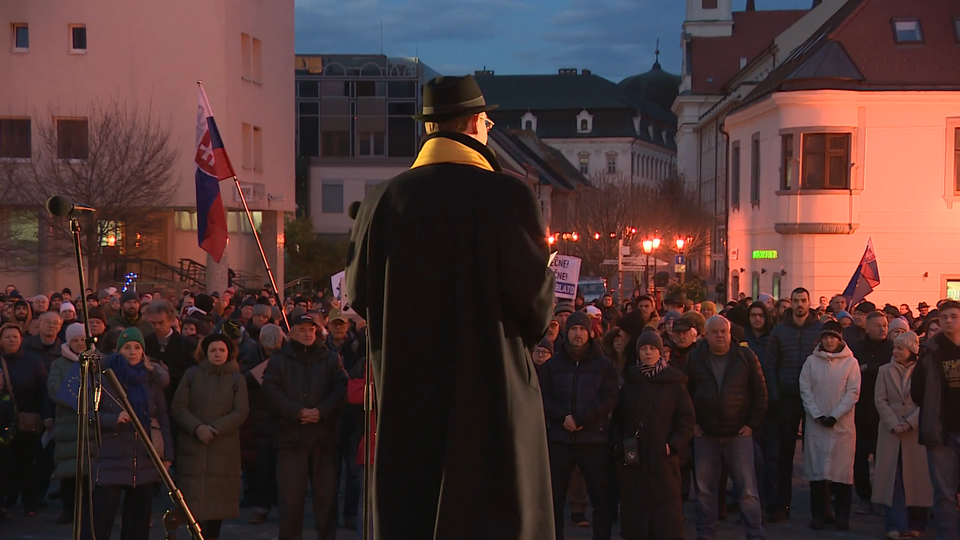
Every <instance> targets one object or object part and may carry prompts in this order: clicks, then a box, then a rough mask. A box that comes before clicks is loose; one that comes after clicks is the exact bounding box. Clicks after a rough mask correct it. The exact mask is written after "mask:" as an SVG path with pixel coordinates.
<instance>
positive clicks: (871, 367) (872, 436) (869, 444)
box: [850, 311, 893, 515]
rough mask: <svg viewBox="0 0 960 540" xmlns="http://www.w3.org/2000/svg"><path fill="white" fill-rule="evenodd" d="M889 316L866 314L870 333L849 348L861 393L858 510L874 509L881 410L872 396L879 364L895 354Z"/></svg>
mask: <svg viewBox="0 0 960 540" xmlns="http://www.w3.org/2000/svg"><path fill="white" fill-rule="evenodd" d="M887 326H888V325H887V317H886V315H884V314H883V313H882V312H880V311H874V312H873V313H870V314H869V315H867V325H866V331H867V335H866V337H865V338H864V339H863V341H860V342H859V343H856V344H855V345H853V346H851V347H850V352H852V353H853V356H854V358H856V359H857V362H859V363H860V395H861V396H863V399H861V400H860V401H858V402H857V408H856V411H855V412H854V420H855V422H856V425H857V450H856V454H855V457H854V460H853V485H854V488H856V490H857V498H859V499H860V504H859V505H858V506H857V513H858V514H863V515H866V514H871V513H873V503H871V502H870V501H871V500H873V486H871V485H870V462H869V461H868V459H869V457H870V454H873V453H874V452H876V450H877V429H878V428H879V426H880V413H879V412H877V402H876V401H875V400H873V399H870V396H872V395H873V394H874V391H875V390H876V388H877V376H878V375H879V374H880V367H881V366H883V365H884V364H888V363H890V361H891V359H892V358H893V342H891V341H890V340H888V339H887Z"/></svg>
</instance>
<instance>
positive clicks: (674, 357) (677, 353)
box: [664, 340, 697, 374]
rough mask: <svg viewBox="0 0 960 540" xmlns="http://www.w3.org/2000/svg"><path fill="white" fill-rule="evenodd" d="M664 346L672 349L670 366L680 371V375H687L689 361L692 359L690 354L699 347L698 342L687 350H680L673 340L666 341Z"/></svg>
mask: <svg viewBox="0 0 960 540" xmlns="http://www.w3.org/2000/svg"><path fill="white" fill-rule="evenodd" d="M664 345H667V346H668V347H670V365H671V366H672V367H674V368H676V369H677V370H678V371H680V373H684V374H686V372H687V361H688V358H689V357H690V352H691V351H693V350H694V349H695V348H696V347H697V342H696V341H694V342H693V344H692V345H690V346H689V347H687V348H680V347H679V346H678V345H677V344H676V343H674V342H673V341H672V340H670V341H666V340H665V341H664Z"/></svg>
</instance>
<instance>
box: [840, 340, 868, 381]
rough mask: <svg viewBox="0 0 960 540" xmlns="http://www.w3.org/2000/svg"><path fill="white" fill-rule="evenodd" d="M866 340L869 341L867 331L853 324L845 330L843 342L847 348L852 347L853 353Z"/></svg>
mask: <svg viewBox="0 0 960 540" xmlns="http://www.w3.org/2000/svg"><path fill="white" fill-rule="evenodd" d="M865 339H867V331H866V330H864V329H863V328H860V327H859V326H857V325H855V324H851V325H850V326H848V327H846V328H844V329H843V342H844V343H846V344H847V347H850V350H851V351H853V348H854V347H855V346H856V345H857V344H858V343H860V342H861V341H863V340H865ZM854 356H856V355H854ZM864 395H866V394H864Z"/></svg>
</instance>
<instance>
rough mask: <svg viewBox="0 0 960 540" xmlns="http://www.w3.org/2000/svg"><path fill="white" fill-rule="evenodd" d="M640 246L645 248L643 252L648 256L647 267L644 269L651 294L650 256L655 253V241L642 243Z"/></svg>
mask: <svg viewBox="0 0 960 540" xmlns="http://www.w3.org/2000/svg"><path fill="white" fill-rule="evenodd" d="M640 246H641V247H642V248H643V252H644V253H645V254H646V255H647V266H646V268H644V270H645V272H644V274H645V276H646V278H647V292H650V254H651V253H653V250H654V247H653V240H644V241H643V242H641V243H640Z"/></svg>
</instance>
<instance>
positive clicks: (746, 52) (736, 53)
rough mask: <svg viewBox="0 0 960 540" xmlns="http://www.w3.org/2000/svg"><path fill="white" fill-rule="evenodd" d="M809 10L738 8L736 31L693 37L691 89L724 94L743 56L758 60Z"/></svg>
mask: <svg viewBox="0 0 960 540" xmlns="http://www.w3.org/2000/svg"><path fill="white" fill-rule="evenodd" d="M808 12H809V11H808V10H773V11H735V12H734V13H733V35H732V36H729V37H698V38H693V39H692V40H691V45H690V46H691V48H692V49H691V61H690V72H691V81H690V85H691V92H692V93H694V94H724V93H725V92H724V90H723V87H724V85H725V84H726V83H728V82H729V81H730V79H732V78H733V77H734V76H735V75H736V74H737V73H739V72H740V69H741V68H740V59H741V58H746V59H747V63H750V62H752V61H753V60H755V59H756V58H757V57H758V56H759V55H760V53H762V52H763V51H764V49H766V48H767V47H769V46H770V45H771V44H772V43H773V40H774V39H775V38H776V37H777V36H779V35H780V34H781V33H783V31H784V30H786V29H787V28H789V27H791V26H793V24H794V23H795V22H797V21H799V20H800V19H801V18H802V17H803V16H804V15H806V14H807V13H808Z"/></svg>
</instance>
